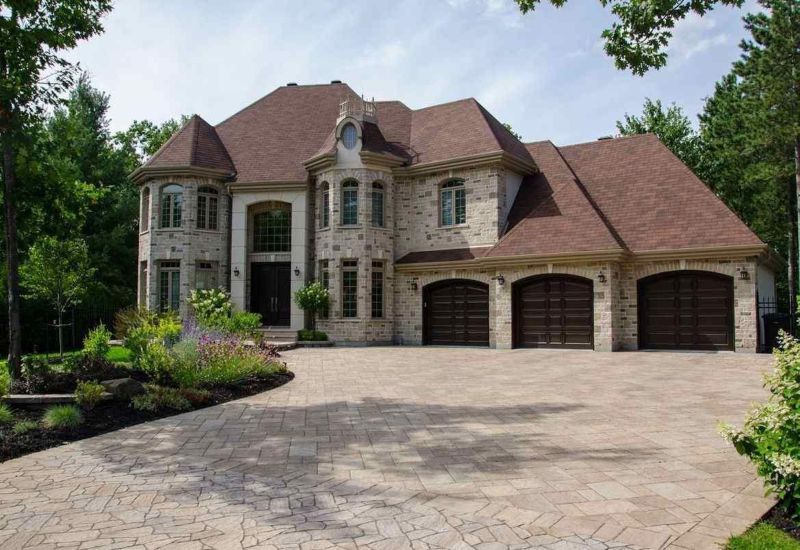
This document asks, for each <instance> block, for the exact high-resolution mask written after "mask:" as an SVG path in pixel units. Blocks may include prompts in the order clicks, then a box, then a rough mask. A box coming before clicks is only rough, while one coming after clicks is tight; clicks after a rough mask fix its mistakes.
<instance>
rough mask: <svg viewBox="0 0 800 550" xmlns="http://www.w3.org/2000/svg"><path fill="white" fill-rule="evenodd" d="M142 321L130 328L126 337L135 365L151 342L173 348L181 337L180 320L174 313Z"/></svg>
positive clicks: (153, 316)
mask: <svg viewBox="0 0 800 550" xmlns="http://www.w3.org/2000/svg"><path fill="white" fill-rule="evenodd" d="M140 320H141V323H140V324H138V325H136V326H131V327H129V328H128V332H127V334H126V336H125V347H126V348H128V349H129V350H130V351H131V353H132V354H133V362H134V363H138V361H139V359H140V357H141V355H142V353H143V352H144V350H145V348H147V346H148V345H149V344H150V343H151V342H154V341H157V342H160V343H162V344H164V345H166V346H171V345H173V344H174V343H175V342H177V340H178V338H179V337H180V335H181V330H182V327H181V322H180V319H179V318H178V317H177V316H176V315H175V314H174V313H173V312H166V313H162V314H159V315H151V316H149V317H143V318H142V319H140Z"/></svg>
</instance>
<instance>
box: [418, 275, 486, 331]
mask: <svg viewBox="0 0 800 550" xmlns="http://www.w3.org/2000/svg"><path fill="white" fill-rule="evenodd" d="M423 315H424V319H423V325H424V326H423V333H424V338H423V340H424V343H425V344H430V345H437V346H488V345H489V287H488V285H485V284H483V283H479V282H477V281H468V280H462V279H454V280H449V281H442V282H439V283H433V284H430V285H428V286H426V287H425V291H424V292H423Z"/></svg>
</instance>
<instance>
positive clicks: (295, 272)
mask: <svg viewBox="0 0 800 550" xmlns="http://www.w3.org/2000/svg"><path fill="white" fill-rule="evenodd" d="M294 276H295V277H299V276H300V268H299V267H295V268H294Z"/></svg>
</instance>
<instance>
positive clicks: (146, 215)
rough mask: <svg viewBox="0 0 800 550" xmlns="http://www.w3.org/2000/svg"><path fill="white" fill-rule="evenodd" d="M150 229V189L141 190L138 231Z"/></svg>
mask: <svg viewBox="0 0 800 550" xmlns="http://www.w3.org/2000/svg"><path fill="white" fill-rule="evenodd" d="M149 229H150V188H149V187H143V188H142V208H141V214H140V215H139V230H140V231H147V230H149Z"/></svg>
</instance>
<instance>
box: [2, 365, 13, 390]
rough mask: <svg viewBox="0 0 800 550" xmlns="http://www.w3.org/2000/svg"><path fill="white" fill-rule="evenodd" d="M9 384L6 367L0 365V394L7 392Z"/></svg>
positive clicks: (9, 378) (9, 379)
mask: <svg viewBox="0 0 800 550" xmlns="http://www.w3.org/2000/svg"><path fill="white" fill-rule="evenodd" d="M10 386H11V377H10V376H9V374H8V367H7V366H6V365H0V395H5V394H7V393H8V388H9V387H10Z"/></svg>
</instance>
